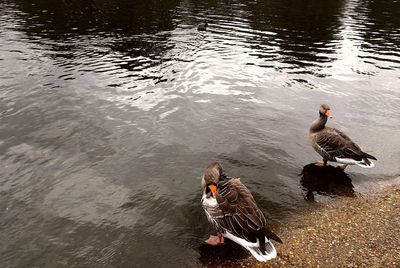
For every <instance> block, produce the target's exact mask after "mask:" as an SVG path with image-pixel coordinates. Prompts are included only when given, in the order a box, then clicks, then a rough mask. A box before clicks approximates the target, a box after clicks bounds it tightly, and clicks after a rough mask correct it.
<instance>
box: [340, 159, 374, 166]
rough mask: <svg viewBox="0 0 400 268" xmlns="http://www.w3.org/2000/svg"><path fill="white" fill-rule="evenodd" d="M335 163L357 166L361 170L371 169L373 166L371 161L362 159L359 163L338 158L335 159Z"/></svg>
mask: <svg viewBox="0 0 400 268" xmlns="http://www.w3.org/2000/svg"><path fill="white" fill-rule="evenodd" d="M335 159H336V162H338V163H341V164H347V165H357V166H360V167H363V168H373V167H374V166H375V164H374V162H372V161H371V160H369V159H367V158H364V159H363V160H361V161H357V160H354V159H351V158H339V157H336V158H335Z"/></svg>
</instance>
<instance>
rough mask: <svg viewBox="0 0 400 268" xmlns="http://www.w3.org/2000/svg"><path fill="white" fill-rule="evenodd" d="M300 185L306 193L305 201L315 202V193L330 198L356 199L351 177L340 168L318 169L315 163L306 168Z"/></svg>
mask: <svg viewBox="0 0 400 268" xmlns="http://www.w3.org/2000/svg"><path fill="white" fill-rule="evenodd" d="M300 184H301V186H302V187H303V190H304V191H305V192H306V195H305V199H306V200H308V201H314V200H315V196H314V193H317V194H320V195H328V196H347V197H355V196H356V193H355V191H354V186H353V184H352V183H351V179H350V177H349V176H348V175H347V174H346V172H344V171H343V169H341V168H340V167H333V166H330V165H328V166H326V167H318V166H315V165H314V163H312V164H308V165H306V166H304V168H303V171H302V172H301V179H300Z"/></svg>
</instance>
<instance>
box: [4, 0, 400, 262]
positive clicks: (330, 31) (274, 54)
mask: <svg viewBox="0 0 400 268" xmlns="http://www.w3.org/2000/svg"><path fill="white" fill-rule="evenodd" d="M204 21H207V22H208V23H209V26H208V29H207V31H205V32H198V31H197V25H198V24H199V23H201V22H204ZM399 69H400V1H394V0H388V1H380V0H369V1H361V0H359V1H357V0H348V1H340V0H327V1H318V0H307V1H306V0H268V1H187V0H183V1H178V0H164V1H145V0H142V1H139V0H138V1H129V0H114V1H107V0H90V1H86V0H60V1H50V0H41V1H33V0H24V1H23V0H2V1H1V2H0V230H1V231H0V241H1V242H0V263H1V266H2V267H193V266H201V265H202V263H203V264H204V255H205V254H209V252H208V253H207V252H204V250H203V248H204V247H203V246H202V243H203V240H204V239H206V238H207V236H208V234H210V232H212V231H213V230H212V228H211V226H210V225H209V223H208V222H207V219H206V217H205V215H204V212H203V210H202V208H201V204H200V198H201V192H200V178H201V174H202V171H203V170H204V168H205V167H206V166H207V165H208V164H209V162H211V161H212V160H218V161H219V162H220V163H221V164H222V165H223V167H224V168H225V170H226V173H227V175H230V176H240V177H241V178H242V181H243V182H244V183H245V184H246V185H247V186H248V187H249V189H250V190H251V191H252V192H253V194H254V197H255V199H256V201H257V203H258V204H259V206H260V208H261V209H262V210H263V211H264V212H265V214H266V215H267V216H268V218H269V219H270V220H271V221H272V223H273V224H274V225H275V226H277V228H278V229H279V230H284V224H285V221H287V220H289V219H290V218H291V217H292V216H293V215H296V214H298V213H302V211H304V210H305V209H307V208H310V207H312V206H313V204H315V203H313V202H306V201H305V199H310V198H311V199H315V200H316V201H323V202H329V201H331V200H332V199H331V197H335V196H337V195H345V196H355V195H360V194H363V193H365V192H368V191H374V190H375V189H377V188H379V187H381V186H383V185H388V184H392V183H395V182H396V181H398V177H399V174H400V165H399V163H400V127H399V126H400V88H399V84H400V71H399ZM321 103H328V104H329V105H330V106H331V108H332V109H333V113H334V119H332V120H331V121H330V124H331V125H332V126H335V127H337V128H340V129H341V130H343V131H345V132H346V133H347V134H348V135H349V136H350V137H352V139H353V140H354V141H356V142H357V143H358V144H359V145H360V146H361V148H363V149H364V150H365V151H366V152H368V153H371V154H372V155H375V156H376V157H377V158H378V161H377V162H376V166H375V168H373V169H362V168H360V167H350V168H348V169H347V170H346V173H347V175H344V176H343V178H339V182H338V185H339V186H338V185H336V186H335V185H333V186H330V185H327V184H330V183H332V181H331V180H330V179H328V180H325V181H324V178H325V179H326V176H328V175H326V174H325V175H324V174H322V175H321V174H320V173H318V172H317V173H318V174H314V175H313V174H311V175H310V174H309V173H310V172H311V173H312V172H313V169H310V168H309V166H308V168H307V167H306V168H305V169H304V172H303V175H301V174H302V170H303V167H304V166H306V165H308V164H310V163H313V162H314V161H317V160H320V156H319V155H318V154H317V153H316V152H314V151H313V149H312V148H311V146H310V144H309V141H308V128H309V125H310V123H311V122H312V121H313V120H314V119H315V118H316V116H318V108H319V105H320V104H321ZM307 174H308V175H307ZM321 177H322V178H321ZM339 177H340V176H339ZM310 178H311V179H310ZM315 178H317V180H315ZM310 180H311V182H310ZM313 180H314V181H313ZM332 180H333V179H332ZM321 181H322V185H318V183H320V182H321ZM341 182H343V183H341ZM337 186H338V187H337ZM341 187H342V188H344V189H341ZM310 192H311V193H310ZM329 196H330V197H329ZM278 234H279V231H278ZM208 250H209V249H208ZM211 250H212V249H211ZM218 250H220V249H218ZM206 251H207V250H206ZM209 251H210V250H209ZM239 251H240V250H239ZM224 254H225V255H224V256H220V257H221V258H222V261H223V259H224V258H230V256H229V254H230V253H229V251H228V253H224ZM232 254H233V253H232ZM235 256H236V257H237V256H239V257H238V258H242V257H240V256H241V254H237V253H235ZM246 256H248V255H246V254H245V256H244V257H246Z"/></svg>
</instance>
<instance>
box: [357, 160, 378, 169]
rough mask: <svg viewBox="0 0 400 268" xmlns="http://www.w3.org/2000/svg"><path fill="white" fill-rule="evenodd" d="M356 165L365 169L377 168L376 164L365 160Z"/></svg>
mask: <svg viewBox="0 0 400 268" xmlns="http://www.w3.org/2000/svg"><path fill="white" fill-rule="evenodd" d="M356 165H357V166H360V167H363V168H373V167H374V166H375V164H374V162H372V161H370V160H368V159H363V160H362V161H360V162H357V163H356Z"/></svg>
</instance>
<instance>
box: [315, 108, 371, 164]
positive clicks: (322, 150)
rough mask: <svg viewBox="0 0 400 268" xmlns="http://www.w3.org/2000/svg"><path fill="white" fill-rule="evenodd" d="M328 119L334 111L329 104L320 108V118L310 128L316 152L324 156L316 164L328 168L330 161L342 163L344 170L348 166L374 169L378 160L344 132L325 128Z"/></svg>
mask: <svg viewBox="0 0 400 268" xmlns="http://www.w3.org/2000/svg"><path fill="white" fill-rule="evenodd" d="M328 117H329V118H332V110H331V108H330V107H329V106H328V105H327V104H322V105H321V107H320V108H319V117H318V118H317V119H316V120H314V122H312V124H311V127H310V134H309V137H310V141H311V145H312V147H313V148H314V150H315V151H316V152H317V153H319V154H320V155H321V156H322V159H323V160H322V161H320V162H317V163H315V165H317V166H326V165H327V162H328V161H331V162H337V163H341V164H343V165H340V167H341V168H342V169H345V168H346V167H347V165H354V164H355V165H358V166H360V167H363V168H372V167H374V162H372V161H371V160H370V159H374V160H377V159H376V158H375V157H374V156H372V155H370V154H367V153H365V152H363V151H362V150H361V148H360V147H359V146H358V145H357V144H355V143H354V142H353V141H352V140H351V139H350V138H349V137H348V136H347V135H346V134H344V133H343V132H341V131H339V130H337V129H335V128H332V127H328V126H325V124H326V122H327V121H328Z"/></svg>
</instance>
